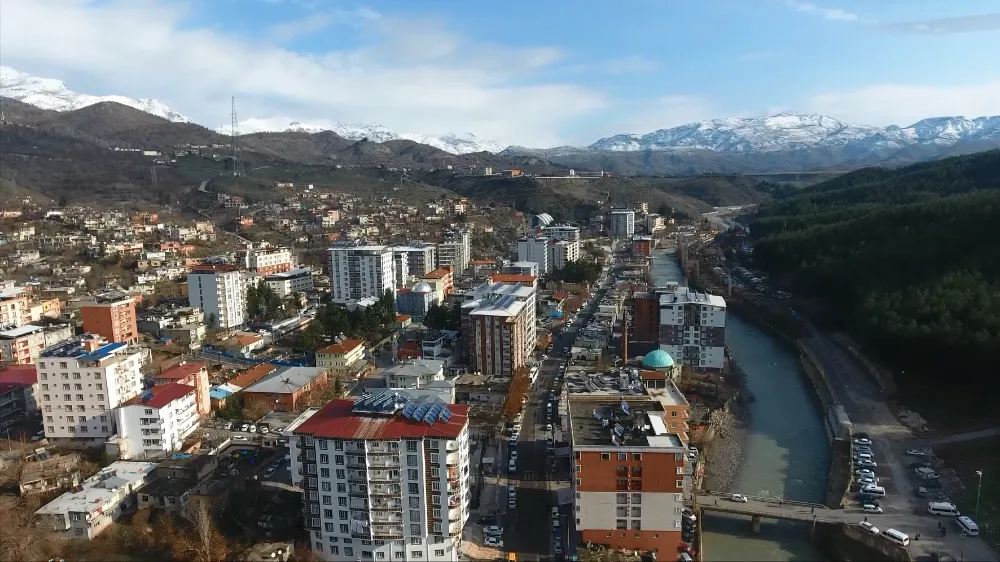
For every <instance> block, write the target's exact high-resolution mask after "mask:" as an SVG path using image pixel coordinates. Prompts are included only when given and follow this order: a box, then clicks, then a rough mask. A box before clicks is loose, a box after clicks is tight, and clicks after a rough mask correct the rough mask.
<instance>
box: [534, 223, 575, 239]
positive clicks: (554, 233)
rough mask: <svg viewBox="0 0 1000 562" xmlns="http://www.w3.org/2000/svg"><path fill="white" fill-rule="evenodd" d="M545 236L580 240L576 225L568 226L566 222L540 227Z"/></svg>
mask: <svg viewBox="0 0 1000 562" xmlns="http://www.w3.org/2000/svg"><path fill="white" fill-rule="evenodd" d="M542 232H544V233H545V236H548V237H549V238H551V239H553V240H569V241H570V242H579V241H580V229H579V227H576V226H569V225H567V224H557V225H554V226H546V227H545V228H543V229H542Z"/></svg>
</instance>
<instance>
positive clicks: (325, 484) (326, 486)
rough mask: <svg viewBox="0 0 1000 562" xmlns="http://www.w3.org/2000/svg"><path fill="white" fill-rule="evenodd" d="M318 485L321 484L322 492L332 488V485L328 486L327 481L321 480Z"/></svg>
mask: <svg viewBox="0 0 1000 562" xmlns="http://www.w3.org/2000/svg"><path fill="white" fill-rule="evenodd" d="M320 486H322V489H323V491H324V492H329V491H331V490H332V487H331V486H330V483H329V482H323V483H321V484H320Z"/></svg>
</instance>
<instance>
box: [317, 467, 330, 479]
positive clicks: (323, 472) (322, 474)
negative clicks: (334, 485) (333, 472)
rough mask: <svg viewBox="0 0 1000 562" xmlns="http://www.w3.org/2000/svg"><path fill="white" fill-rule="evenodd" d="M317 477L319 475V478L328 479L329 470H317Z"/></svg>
mask: <svg viewBox="0 0 1000 562" xmlns="http://www.w3.org/2000/svg"><path fill="white" fill-rule="evenodd" d="M319 475H320V477H321V478H329V477H330V469H329V468H321V469H319Z"/></svg>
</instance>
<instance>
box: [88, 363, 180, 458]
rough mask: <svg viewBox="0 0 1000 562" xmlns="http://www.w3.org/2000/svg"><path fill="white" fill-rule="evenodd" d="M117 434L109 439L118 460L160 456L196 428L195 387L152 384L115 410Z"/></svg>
mask: <svg viewBox="0 0 1000 562" xmlns="http://www.w3.org/2000/svg"><path fill="white" fill-rule="evenodd" d="M114 417H115V422H116V424H117V426H118V434H117V435H115V436H114V437H112V438H111V439H110V440H109V441H108V446H107V448H108V450H109V453H111V454H114V455H115V456H117V457H118V458H120V459H142V458H156V457H163V456H164V455H166V453H169V452H171V451H177V450H179V449H180V448H181V445H183V444H184V440H185V439H187V437H188V436H189V435H191V433H193V432H194V430H196V429H198V419H199V418H198V401H197V400H196V389H195V387H193V386H190V385H187V384H181V383H177V382H175V383H170V384H164V385H160V386H154V387H152V388H150V389H149V390H146V391H144V392H143V393H142V394H139V395H138V396H135V397H133V398H132V399H131V400H128V401H127V402H125V403H123V404H122V405H121V406H119V407H117V408H115V410H114Z"/></svg>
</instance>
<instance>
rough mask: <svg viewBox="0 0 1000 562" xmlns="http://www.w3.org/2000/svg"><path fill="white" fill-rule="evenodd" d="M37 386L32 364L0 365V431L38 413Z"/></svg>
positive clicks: (35, 372)
mask: <svg viewBox="0 0 1000 562" xmlns="http://www.w3.org/2000/svg"><path fill="white" fill-rule="evenodd" d="M38 388H39V387H38V371H37V369H35V366H34V365H14V366H10V367H0V431H4V430H7V429H8V428H10V427H12V426H14V425H17V424H18V423H21V422H23V421H25V420H27V419H28V418H34V417H35V416H37V415H38V400H37V398H36V396H37V394H38Z"/></svg>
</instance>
